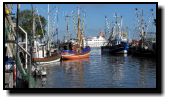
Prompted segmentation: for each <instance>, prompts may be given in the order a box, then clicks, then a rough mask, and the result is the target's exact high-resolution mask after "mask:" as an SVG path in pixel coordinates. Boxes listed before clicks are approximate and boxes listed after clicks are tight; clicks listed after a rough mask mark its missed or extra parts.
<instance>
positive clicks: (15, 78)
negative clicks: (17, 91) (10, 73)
mask: <svg viewBox="0 0 170 103" xmlns="http://www.w3.org/2000/svg"><path fill="white" fill-rule="evenodd" d="M14 81H15V82H16V81H17V71H16V68H14Z"/></svg>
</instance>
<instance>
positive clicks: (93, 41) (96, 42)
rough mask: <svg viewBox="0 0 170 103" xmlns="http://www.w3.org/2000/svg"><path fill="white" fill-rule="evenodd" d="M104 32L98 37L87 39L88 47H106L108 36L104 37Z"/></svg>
mask: <svg viewBox="0 0 170 103" xmlns="http://www.w3.org/2000/svg"><path fill="white" fill-rule="evenodd" d="M102 33H103V32H102V30H101V32H100V35H99V36H97V37H92V38H87V40H86V41H87V45H88V46H90V47H101V46H106V45H107V41H106V37H107V35H105V36H103V35H102Z"/></svg>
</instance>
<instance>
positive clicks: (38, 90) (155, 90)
mask: <svg viewBox="0 0 170 103" xmlns="http://www.w3.org/2000/svg"><path fill="white" fill-rule="evenodd" d="M31 3H32V4H48V3H49V4H54V3H56V4H156V22H157V24H156V33H157V34H156V36H157V38H156V41H158V43H157V45H156V46H157V48H158V49H157V60H156V88H9V89H7V88H5V70H4V69H3V90H9V93H10V94H13V93H16V94H18V93H39V94H41V93H79V94H81V93H109V94H110V93H135V94H136V93H137V94H138V93H142V94H143V93H151V94H153V93H154V94H155V93H156V94H160V93H162V92H163V91H162V71H163V69H164V68H163V66H162V62H163V61H162V60H163V59H162V55H161V54H162V50H163V48H162V41H163V40H162V39H163V38H162V36H163V32H162V28H163V27H162V26H163V25H162V24H163V22H162V15H163V9H162V8H158V2H3V27H5V4H31ZM3 34H5V29H3ZM4 49H5V37H3V52H4ZM3 54H4V53H3ZM4 61H5V55H3V62H4ZM3 68H5V62H4V63H3Z"/></svg>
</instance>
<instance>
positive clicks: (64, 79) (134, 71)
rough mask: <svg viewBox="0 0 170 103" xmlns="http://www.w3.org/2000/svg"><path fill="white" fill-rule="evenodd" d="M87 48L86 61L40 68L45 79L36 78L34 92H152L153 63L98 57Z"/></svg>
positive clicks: (154, 68) (64, 62) (144, 60)
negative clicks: (144, 89) (96, 89)
mask: <svg viewBox="0 0 170 103" xmlns="http://www.w3.org/2000/svg"><path fill="white" fill-rule="evenodd" d="M100 51H101V50H100V48H91V53H90V56H89V58H84V59H77V60H62V61H61V62H57V63H58V64H57V63H54V64H50V65H44V67H45V68H46V70H47V75H46V76H44V77H38V78H36V81H35V87H37V88H155V87H156V59H152V58H144V57H134V56H131V55H122V54H121V55H111V54H101V52H100Z"/></svg>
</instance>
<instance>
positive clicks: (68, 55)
mask: <svg viewBox="0 0 170 103" xmlns="http://www.w3.org/2000/svg"><path fill="white" fill-rule="evenodd" d="M72 16H73V22H74V27H75V32H76V37H77V39H76V40H74V41H71V42H67V45H66V46H65V47H64V49H63V50H62V59H80V58H86V57H89V55H90V51H91V49H90V47H89V46H87V45H84V42H83V43H82V41H84V40H83V27H84V18H85V11H84V17H83V25H82V29H81V30H80V14H79V7H78V30H76V25H75V21H74V15H73V11H72ZM77 31H78V33H77ZM78 34H79V35H78Z"/></svg>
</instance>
